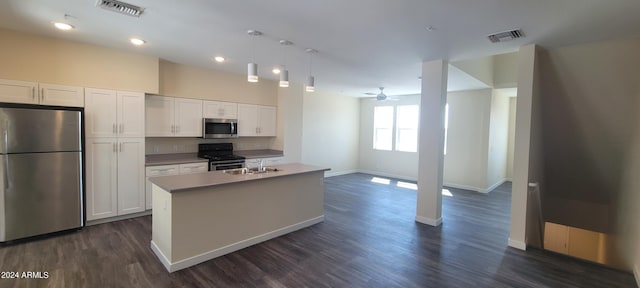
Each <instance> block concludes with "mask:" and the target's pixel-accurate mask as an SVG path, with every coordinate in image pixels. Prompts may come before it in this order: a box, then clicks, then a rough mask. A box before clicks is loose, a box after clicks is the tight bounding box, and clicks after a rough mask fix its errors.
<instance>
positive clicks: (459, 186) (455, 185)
mask: <svg viewBox="0 0 640 288" xmlns="http://www.w3.org/2000/svg"><path fill="white" fill-rule="evenodd" d="M442 187H443V188H444V187H451V188H456V189H463V190H469V191H474V192H478V193H481V192H480V191H482V188H478V187H474V186H468V185H463V184H455V183H442Z"/></svg>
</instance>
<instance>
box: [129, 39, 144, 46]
mask: <svg viewBox="0 0 640 288" xmlns="http://www.w3.org/2000/svg"><path fill="white" fill-rule="evenodd" d="M129 41H131V44H133V45H136V46H140V45H142V44H144V43H146V42H145V41H144V40H142V39H138V38H131V39H129Z"/></svg>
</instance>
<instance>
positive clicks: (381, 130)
mask: <svg viewBox="0 0 640 288" xmlns="http://www.w3.org/2000/svg"><path fill="white" fill-rule="evenodd" d="M392 141H393V106H376V107H374V109H373V149H376V150H389V151H390V150H392V149H393V146H392V145H393V143H392Z"/></svg>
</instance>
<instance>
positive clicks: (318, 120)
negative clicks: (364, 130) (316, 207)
mask: <svg viewBox="0 0 640 288" xmlns="http://www.w3.org/2000/svg"><path fill="white" fill-rule="evenodd" d="M359 104H360V101H359V100H358V99H357V98H355V97H348V96H339V95H335V94H331V93H323V92H321V91H316V92H313V93H307V92H305V93H304V100H303V112H302V163H304V164H310V165H316V166H322V167H328V168H331V171H329V172H327V175H336V174H344V173H350V172H353V171H356V170H357V168H358V129H359V118H360V113H359V111H360V105H359Z"/></svg>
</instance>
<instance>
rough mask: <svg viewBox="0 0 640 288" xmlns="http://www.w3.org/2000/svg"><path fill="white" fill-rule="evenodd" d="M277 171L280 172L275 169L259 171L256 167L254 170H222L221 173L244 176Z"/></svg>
mask: <svg viewBox="0 0 640 288" xmlns="http://www.w3.org/2000/svg"><path fill="white" fill-rule="evenodd" d="M277 171H281V170H280V169H278V168H275V167H262V169H259V168H258V167H254V168H236V169H227V170H224V171H223V172H224V173H227V174H231V175H246V174H259V173H269V172H277Z"/></svg>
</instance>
